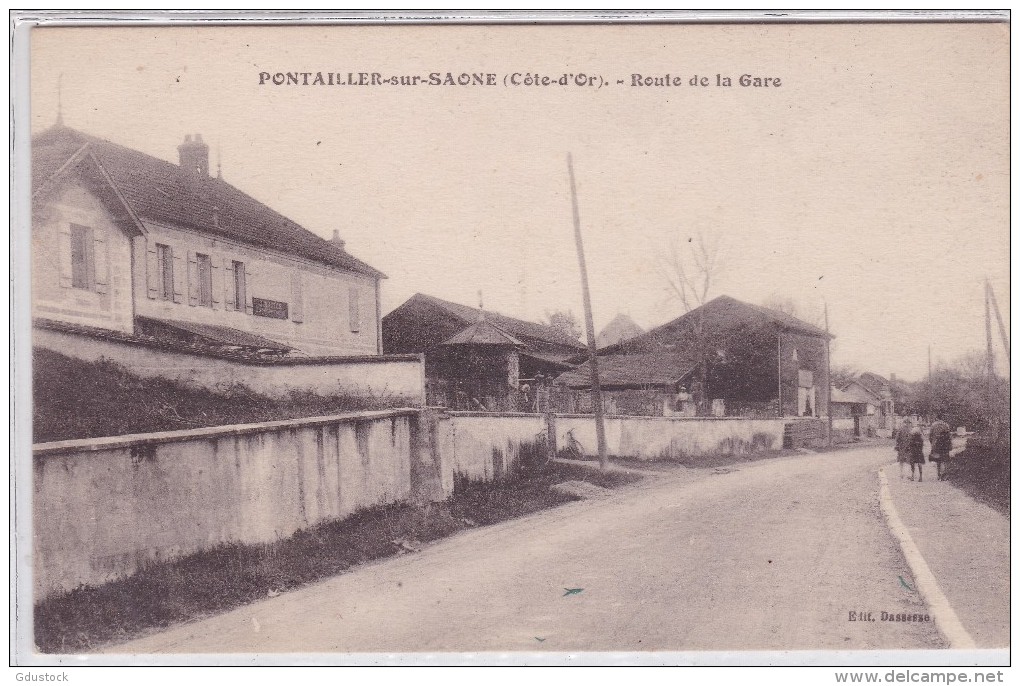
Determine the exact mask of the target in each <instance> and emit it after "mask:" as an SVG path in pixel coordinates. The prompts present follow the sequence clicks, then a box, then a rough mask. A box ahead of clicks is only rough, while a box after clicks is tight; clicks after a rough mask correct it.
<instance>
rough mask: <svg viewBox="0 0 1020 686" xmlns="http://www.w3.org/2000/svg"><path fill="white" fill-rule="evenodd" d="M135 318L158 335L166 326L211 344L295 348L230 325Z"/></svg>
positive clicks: (270, 348) (277, 348) (272, 348)
mask: <svg viewBox="0 0 1020 686" xmlns="http://www.w3.org/2000/svg"><path fill="white" fill-rule="evenodd" d="M135 319H136V320H137V321H138V323H139V324H141V325H142V326H143V327H144V328H145V329H146V332H152V333H153V335H157V332H158V331H159V329H160V328H164V329H170V330H171V331H174V332H182V333H185V334H191V335H193V336H197V337H198V338H199V339H201V340H202V341H203V342H205V343H208V344H210V345H223V346H229V347H240V348H252V349H255V350H279V351H281V352H287V351H289V350H293V349H294V348H292V347H291V346H289V345H286V344H284V343H279V342H277V341H274V340H271V339H269V338H266V337H265V336H259V335H258V334H254V333H251V332H248V331H241V330H240V329H234V328H231V327H229V326H219V325H217V324H199V323H197V322H188V321H182V320H170V319H160V318H158V317H143V316H141V315H139V316H137V317H135Z"/></svg>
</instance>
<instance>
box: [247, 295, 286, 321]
mask: <svg viewBox="0 0 1020 686" xmlns="http://www.w3.org/2000/svg"><path fill="white" fill-rule="evenodd" d="M251 304H252V313H253V314H254V315H255V316H256V317H271V318H273V319H287V303H284V302H280V301H279V300H265V299H263V298H252V299H251Z"/></svg>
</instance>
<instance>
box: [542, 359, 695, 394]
mask: <svg viewBox="0 0 1020 686" xmlns="http://www.w3.org/2000/svg"><path fill="white" fill-rule="evenodd" d="M598 362H599V385H601V386H602V387H604V388H613V387H616V388H621V387H622V388H643V387H647V386H670V385H674V384H678V383H680V382H681V381H683V380H684V378H685V377H686V376H688V375H689V374H690V373H691V372H692V371H694V368H695V367H696V366H697V363H695V362H693V361H691V360H689V359H686V358H684V357H682V356H679V355H677V354H676V353H673V352H660V353H647V354H637V355H606V356H604V357H603V356H602V355H599V357H598ZM555 383H557V384H566V385H567V386H569V387H570V388H590V387H591V362H590V361H588V362H585V363H584V364H582V365H581V366H579V367H577V368H576V369H572V370H570V371H569V372H564V373H563V374H560V375H559V376H558V377H556V381H555Z"/></svg>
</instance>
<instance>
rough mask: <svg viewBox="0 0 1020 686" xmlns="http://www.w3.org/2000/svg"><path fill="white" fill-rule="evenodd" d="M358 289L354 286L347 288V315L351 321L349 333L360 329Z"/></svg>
mask: <svg viewBox="0 0 1020 686" xmlns="http://www.w3.org/2000/svg"><path fill="white" fill-rule="evenodd" d="M359 295H360V294H359V293H358V289H357V288H356V287H355V286H351V287H350V288H349V289H348V304H349V305H350V311H349V313H348V316H349V317H350V321H351V333H357V332H358V331H360V330H361V303H360V302H359V300H360V299H359V297H358V296H359Z"/></svg>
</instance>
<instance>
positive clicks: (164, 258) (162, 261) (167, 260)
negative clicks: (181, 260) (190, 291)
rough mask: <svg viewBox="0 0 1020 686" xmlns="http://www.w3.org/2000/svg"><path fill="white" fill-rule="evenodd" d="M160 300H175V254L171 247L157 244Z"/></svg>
mask: <svg viewBox="0 0 1020 686" xmlns="http://www.w3.org/2000/svg"><path fill="white" fill-rule="evenodd" d="M156 264H157V265H158V267H157V269H158V274H159V298H160V300H170V301H173V299H174V253H173V250H172V249H171V248H170V246H169V245H163V244H162V243H157V244H156Z"/></svg>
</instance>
